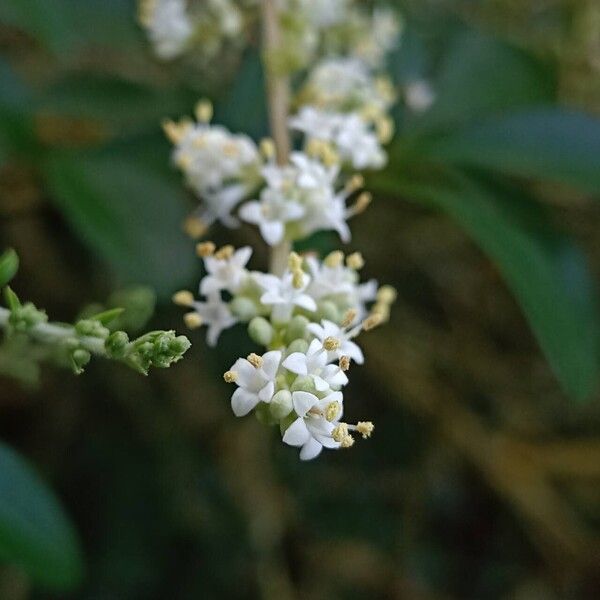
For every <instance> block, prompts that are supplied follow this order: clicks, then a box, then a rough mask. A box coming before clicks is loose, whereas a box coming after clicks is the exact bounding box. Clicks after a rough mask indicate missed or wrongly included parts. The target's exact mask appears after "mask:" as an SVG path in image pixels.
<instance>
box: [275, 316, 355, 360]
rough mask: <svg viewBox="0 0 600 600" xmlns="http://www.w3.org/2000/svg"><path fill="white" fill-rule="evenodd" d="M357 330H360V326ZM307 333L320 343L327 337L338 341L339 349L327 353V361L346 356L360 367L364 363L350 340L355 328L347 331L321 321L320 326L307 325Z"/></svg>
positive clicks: (316, 324) (314, 324) (315, 324)
mask: <svg viewBox="0 0 600 600" xmlns="http://www.w3.org/2000/svg"><path fill="white" fill-rule="evenodd" d="M358 329H359V330H360V326H359V328H358ZM308 331H310V333H312V334H313V335H314V336H315V337H316V338H317V339H318V340H319V341H320V342H321V343H323V342H324V341H325V339H326V338H328V337H332V338H335V339H337V340H339V342H340V347H339V348H337V349H336V350H332V351H330V352H329V354H328V360H330V361H331V360H333V359H335V358H341V357H342V356H348V357H349V358H351V359H352V360H353V361H354V362H355V363H357V364H359V365H362V364H363V363H364V362H365V358H364V355H363V353H362V350H361V349H360V348H359V346H358V344H356V343H355V342H353V341H352V338H353V337H354V336H355V335H356V334H357V333H358V331H357V328H354V329H348V328H344V327H340V326H339V325H336V324H335V323H333V322H332V321H327V320H326V319H323V320H322V321H321V324H320V325H319V324H318V323H310V324H309V325H308ZM283 366H284V367H285V362H284V363H283Z"/></svg>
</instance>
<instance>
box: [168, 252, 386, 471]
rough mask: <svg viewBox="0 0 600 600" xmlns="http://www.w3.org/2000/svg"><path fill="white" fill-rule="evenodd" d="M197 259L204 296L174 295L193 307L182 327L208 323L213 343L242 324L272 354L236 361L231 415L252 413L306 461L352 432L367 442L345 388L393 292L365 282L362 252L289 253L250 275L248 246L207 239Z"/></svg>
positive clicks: (366, 427) (345, 442) (230, 374)
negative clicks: (279, 263) (277, 264)
mask: <svg viewBox="0 0 600 600" xmlns="http://www.w3.org/2000/svg"><path fill="white" fill-rule="evenodd" d="M198 254H199V255H200V256H201V257H202V258H203V261H204V267H205V270H206V275H205V277H204V278H203V279H202V281H201V283H200V294H201V295H202V296H203V297H204V298H203V299H202V300H201V301H196V300H195V299H194V297H193V294H192V293H191V292H188V291H181V292H178V293H177V294H176V295H175V296H174V301H175V302H176V303H177V304H180V305H183V306H186V307H188V308H189V309H191V310H190V312H188V313H187V315H186V318H185V320H186V323H187V324H188V325H189V326H191V327H199V326H202V325H205V326H206V327H207V341H208V343H209V345H215V344H216V343H217V339H218V337H219V335H220V333H221V332H222V331H223V330H224V329H226V328H228V327H231V326H232V325H234V324H235V323H239V322H241V323H245V324H246V325H247V328H248V334H249V335H250V337H251V338H252V340H253V341H255V342H256V343H257V344H258V345H260V346H262V347H263V348H265V350H266V353H265V354H262V355H258V354H251V355H250V356H248V357H247V358H240V359H238V360H237V361H236V362H235V364H234V365H233V366H232V367H231V369H230V370H228V371H227V372H226V373H225V380H226V381H227V382H229V383H235V384H236V385H237V386H238V387H237V389H236V390H235V392H234V393H233V396H232V398H231V406H232V409H233V412H234V414H235V415H236V416H238V417H242V416H245V415H247V414H248V413H250V412H251V411H256V413H257V416H258V417H259V418H260V419H261V420H263V421H265V422H266V423H269V424H279V425H280V427H281V432H282V435H283V441H284V442H285V443H287V444H290V445H292V446H300V447H301V448H302V450H301V453H300V456H301V458H302V459H304V460H307V459H310V458H314V457H315V456H317V454H319V452H320V451H321V449H322V448H323V447H326V448H340V447H341V448H347V447H349V446H351V445H352V444H353V442H354V440H353V437H352V433H351V432H353V431H358V432H359V433H361V434H362V435H363V436H365V437H368V436H369V435H370V433H371V431H372V430H373V425H372V424H370V423H358V424H357V425H350V424H347V423H343V422H341V418H342V415H343V392H342V388H343V387H344V386H345V385H346V384H347V383H348V377H347V375H346V372H347V371H348V370H349V368H350V365H351V362H352V361H354V362H355V363H357V364H362V363H363V362H364V357H363V353H362V350H361V349H360V347H359V346H358V345H357V343H356V342H355V341H354V340H355V338H356V337H357V336H358V335H359V334H360V333H361V332H363V331H366V330H369V329H372V328H373V327H375V326H377V325H379V324H380V323H382V322H383V321H385V320H386V319H387V318H388V315H389V307H390V304H391V303H392V302H393V300H394V297H395V293H394V291H393V289H392V288H390V287H389V286H384V287H382V288H379V289H378V288H377V284H376V282H375V281H369V282H366V283H361V282H360V280H359V275H358V272H359V270H360V269H361V268H362V267H363V265H364V261H363V259H362V256H361V255H360V254H359V253H354V254H351V255H349V256H347V257H344V255H343V254H342V252H339V251H336V252H332V253H331V254H329V255H328V256H327V257H326V258H325V259H324V260H323V261H320V260H318V259H317V258H316V257H315V256H311V255H307V256H305V257H301V256H299V255H298V254H296V253H292V254H290V256H289V260H288V268H287V269H286V271H285V272H284V273H283V274H282V275H281V276H277V275H274V274H266V273H262V272H258V271H250V270H248V269H247V264H248V261H249V260H250V257H251V254H252V250H251V249H250V248H249V247H244V248H240V249H238V250H234V248H233V247H231V246H224V247H223V248H220V249H219V250H216V248H215V246H214V244H212V243H210V242H204V243H201V244H199V245H198Z"/></svg>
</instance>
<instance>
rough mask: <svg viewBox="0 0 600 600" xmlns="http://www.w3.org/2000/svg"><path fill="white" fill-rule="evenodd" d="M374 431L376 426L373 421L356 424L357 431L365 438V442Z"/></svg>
mask: <svg viewBox="0 0 600 600" xmlns="http://www.w3.org/2000/svg"><path fill="white" fill-rule="evenodd" d="M374 429H375V425H373V423H371V421H359V422H358V423H357V424H356V431H358V433H360V434H361V435H362V436H363V440H366V439H367V438H370V437H371V434H372V433H373V430H374Z"/></svg>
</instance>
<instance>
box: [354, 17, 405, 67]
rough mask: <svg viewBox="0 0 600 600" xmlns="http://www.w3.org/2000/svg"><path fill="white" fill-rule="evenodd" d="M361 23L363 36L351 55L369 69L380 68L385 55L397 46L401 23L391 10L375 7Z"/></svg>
mask: <svg viewBox="0 0 600 600" xmlns="http://www.w3.org/2000/svg"><path fill="white" fill-rule="evenodd" d="M363 23H364V24H363V29H364V34H363V36H362V38H361V39H360V40H359V43H358V44H356V46H354V47H353V48H352V53H353V55H354V56H355V57H356V58H359V59H360V60H362V61H363V62H365V64H367V65H369V66H370V67H371V68H380V67H381V66H382V65H383V63H384V60H385V56H386V54H388V53H389V52H391V51H392V50H394V48H396V47H397V45H398V42H399V39H400V32H401V30H402V22H401V21H400V19H399V18H398V14H397V13H396V11H394V10H393V9H391V8H384V7H377V8H375V9H374V11H373V15H372V17H370V18H369V17H367V18H366V19H363Z"/></svg>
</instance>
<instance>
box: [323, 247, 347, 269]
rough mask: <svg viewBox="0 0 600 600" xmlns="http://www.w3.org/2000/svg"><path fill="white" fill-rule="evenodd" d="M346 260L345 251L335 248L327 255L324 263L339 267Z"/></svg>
mask: <svg viewBox="0 0 600 600" xmlns="http://www.w3.org/2000/svg"><path fill="white" fill-rule="evenodd" d="M343 262H344V253H343V252H340V251H339V250H334V251H333V252H331V253H330V254H328V255H327V256H326V257H325V260H324V261H323V263H324V264H325V266H327V267H331V268H335V267H339V266H340V265H341V264H342V263H343Z"/></svg>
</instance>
